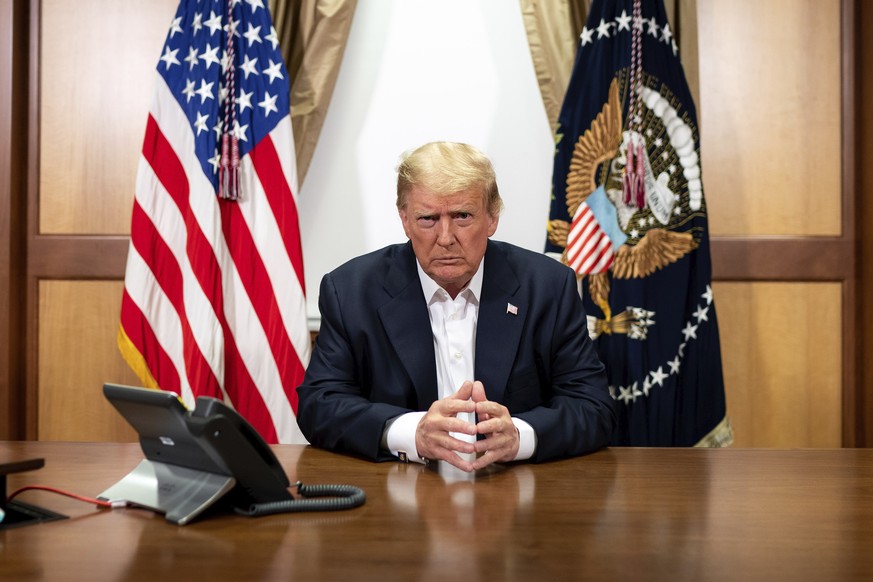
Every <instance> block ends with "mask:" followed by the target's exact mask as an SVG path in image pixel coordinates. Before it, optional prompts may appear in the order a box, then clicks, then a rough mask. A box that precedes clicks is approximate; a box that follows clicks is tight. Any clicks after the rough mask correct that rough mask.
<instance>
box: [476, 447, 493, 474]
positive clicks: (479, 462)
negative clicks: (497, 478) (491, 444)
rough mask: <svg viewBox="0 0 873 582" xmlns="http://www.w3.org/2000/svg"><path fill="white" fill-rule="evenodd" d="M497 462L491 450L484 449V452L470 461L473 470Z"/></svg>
mask: <svg viewBox="0 0 873 582" xmlns="http://www.w3.org/2000/svg"><path fill="white" fill-rule="evenodd" d="M496 462H497V457H496V455H495V454H494V452H493V451H485V453H483V454H481V455H479V456H478V457H476V460H475V461H473V462H472V463H471V465H472V466H473V470H474V471H478V470H479V469H484V468H485V467H487V466H488V465H491V464H493V463H496Z"/></svg>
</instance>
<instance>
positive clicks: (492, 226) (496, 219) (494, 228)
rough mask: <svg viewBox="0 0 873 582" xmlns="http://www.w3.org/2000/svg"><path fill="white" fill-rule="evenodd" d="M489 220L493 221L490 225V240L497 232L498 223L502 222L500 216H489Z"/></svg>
mask: <svg viewBox="0 0 873 582" xmlns="http://www.w3.org/2000/svg"><path fill="white" fill-rule="evenodd" d="M488 218H489V219H490V220H491V223H490V224H489V225H488V237H489V238H490V237H492V236H494V233H495V232H497V223H498V222H500V215H495V216H491V215H490V214H489V215H488Z"/></svg>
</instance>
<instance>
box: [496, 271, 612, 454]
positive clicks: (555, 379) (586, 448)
mask: <svg viewBox="0 0 873 582" xmlns="http://www.w3.org/2000/svg"><path fill="white" fill-rule="evenodd" d="M557 288H558V289H559V291H558V295H557V297H556V298H555V303H556V305H557V306H558V307H557V310H556V311H555V312H554V313H555V319H554V320H553V322H548V323H545V322H541V325H540V327H544V328H545V329H544V330H537V331H535V332H534V333H533V334H532V335H533V338H534V342H535V343H534V345H532V346H526V349H531V350H532V351H533V352H534V354H535V357H534V360H535V364H534V368H535V369H536V376H533V377H531V376H528V378H530V379H531V380H529V381H533V382H534V383H541V384H540V387H539V388H540V390H539V394H543V395H545V397H544V398H543V400H542V402H541V403H540V404H538V405H536V406H533V407H531V408H530V409H529V410H526V411H519V412H517V413H513V416H518V417H519V418H521V419H523V420H525V421H526V422H528V423H529V424H530V425H531V426H533V428H534V430H535V431H536V434H537V449H536V452H535V454H534V457H533V459H532V460H533V461H535V462H539V461H545V460H549V459H554V458H560V457H569V456H575V455H581V454H584V453H588V452H591V451H594V450H596V449H599V448H601V447H604V446H606V445H608V444H609V441H610V439H611V438H612V433H613V431H614V429H615V425H616V414H615V401H614V400H613V398H612V397H611V396H610V394H609V389H608V383H607V380H606V372H605V369H604V366H603V364H602V363H601V362H600V359H599V358H598V356H597V353H596V351H595V348H594V343H593V342H592V341H591V339H590V337H589V335H588V324H587V317H586V314H585V309H584V306H583V304H582V300H581V298H580V296H579V293H578V290H577V283H576V277H575V274H573V273H572V271H570V270H569V269H567V274H566V277H565V279H564V282H563V285H558V286H557ZM531 326H532V327H534V328H536V327H538V326H537V322H531ZM537 341H545V342H546V345H548V346H549V348H548V349H546V350H542V351H540V345H542V344H540V345H537V343H536V342H537ZM519 359H523V358H521V357H519ZM525 382H526V380H525V378H524V376H522V377H520V378H519V377H516V378H513V379H511V380H510V385H509V386H508V387H507V395H508V399H509V400H512V399H513V398H514V396H513V394H515V393H519V390H521V391H522V393H523V391H524V390H525Z"/></svg>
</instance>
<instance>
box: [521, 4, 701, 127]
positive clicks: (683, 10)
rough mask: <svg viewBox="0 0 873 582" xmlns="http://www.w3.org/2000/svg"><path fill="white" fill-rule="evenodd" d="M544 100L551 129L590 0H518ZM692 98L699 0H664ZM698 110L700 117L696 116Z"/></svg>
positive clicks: (696, 78) (694, 93)
mask: <svg viewBox="0 0 873 582" xmlns="http://www.w3.org/2000/svg"><path fill="white" fill-rule="evenodd" d="M519 4H520V5H521V13H522V18H523V20H524V26H525V29H526V31H527V39H528V45H529V47H530V53H531V58H532V59H533V64H534V70H535V71H536V75H537V81H538V82H539V85H540V92H541V93H542V96H543V104H544V105H545V107H546V114H547V115H548V118H549V123H550V124H551V127H552V134H553V135H554V133H555V130H556V128H557V124H558V115H559V114H560V112H561V104H562V103H563V102H564V94H565V93H566V91H567V84H568V83H569V81H570V74H571V73H572V72H573V62H574V61H575V59H576V49H577V48H578V45H579V35H580V34H581V33H582V28H583V27H584V26H585V21H586V20H587V18H588V10H589V8H590V6H591V0H519ZM664 7H665V8H666V10H667V18H668V19H669V21H670V27H671V28H672V29H673V33H674V35H675V36H676V39H677V43H678V44H679V56H680V59H681V60H682V66H683V68H684V69H685V77H686V78H687V79H688V85H689V87H690V89H691V96H692V97H693V98H694V102H695V103H696V104H698V105H699V99H698V97H699V95H700V92H699V72H698V71H699V66H698V61H697V0H664ZM699 117H700V116H699V115H698V119H699Z"/></svg>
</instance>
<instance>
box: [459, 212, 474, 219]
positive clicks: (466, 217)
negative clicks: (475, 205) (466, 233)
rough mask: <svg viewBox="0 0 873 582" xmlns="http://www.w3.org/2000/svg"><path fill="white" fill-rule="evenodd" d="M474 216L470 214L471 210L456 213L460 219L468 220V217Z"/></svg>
mask: <svg viewBox="0 0 873 582" xmlns="http://www.w3.org/2000/svg"><path fill="white" fill-rule="evenodd" d="M472 216H473V215H472V214H470V213H469V212H459V213H457V214H456V215H455V218H457V219H458V220H468V219H470V218H472Z"/></svg>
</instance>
